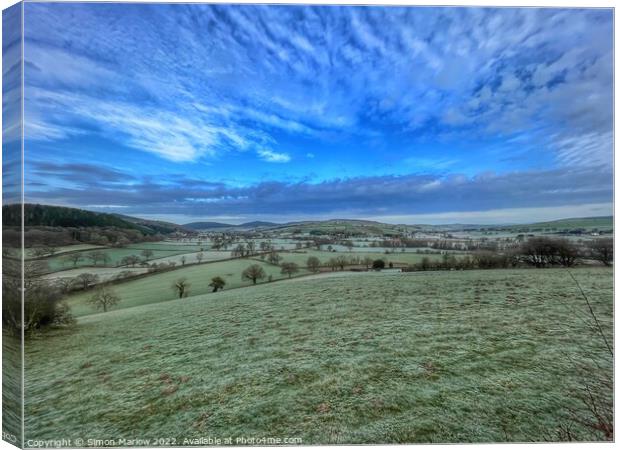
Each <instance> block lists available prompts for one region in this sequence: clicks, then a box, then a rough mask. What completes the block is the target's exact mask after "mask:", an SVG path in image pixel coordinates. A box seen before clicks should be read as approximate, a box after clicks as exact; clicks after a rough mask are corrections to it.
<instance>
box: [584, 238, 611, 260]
mask: <svg viewBox="0 0 620 450" xmlns="http://www.w3.org/2000/svg"><path fill="white" fill-rule="evenodd" d="M590 256H591V258H592V259H595V260H597V261H600V262H602V263H603V264H605V265H606V266H610V265H611V263H613V261H614V240H613V239H611V238H602V239H596V240H594V241H592V242H591V243H590Z"/></svg>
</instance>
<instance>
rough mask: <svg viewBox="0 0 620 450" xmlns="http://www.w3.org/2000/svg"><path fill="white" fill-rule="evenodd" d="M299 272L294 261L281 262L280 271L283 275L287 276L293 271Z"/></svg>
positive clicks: (293, 272)
mask: <svg viewBox="0 0 620 450" xmlns="http://www.w3.org/2000/svg"><path fill="white" fill-rule="evenodd" d="M297 272H299V266H298V265H297V264H295V263H294V262H284V263H282V270H281V273H282V274H284V275H288V277H289V278H291V276H292V275H293V274H295V273H297Z"/></svg>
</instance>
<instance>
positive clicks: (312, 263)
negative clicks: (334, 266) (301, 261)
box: [306, 256, 321, 272]
mask: <svg viewBox="0 0 620 450" xmlns="http://www.w3.org/2000/svg"><path fill="white" fill-rule="evenodd" d="M320 265H321V261H319V258H317V257H316V256H311V257H309V258H308V260H307V261H306V267H308V270H310V271H311V272H318V271H319V266H320Z"/></svg>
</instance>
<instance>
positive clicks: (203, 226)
mask: <svg viewBox="0 0 620 450" xmlns="http://www.w3.org/2000/svg"><path fill="white" fill-rule="evenodd" d="M277 226H280V224H277V223H273V222H261V221H255V222H246V223H242V224H241V225H232V224H229V223H221V222H191V223H186V224H185V225H183V227H185V228H189V229H191V230H217V229H224V228H228V229H244V230H252V229H256V228H273V227H277Z"/></svg>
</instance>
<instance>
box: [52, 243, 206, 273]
mask: <svg viewBox="0 0 620 450" xmlns="http://www.w3.org/2000/svg"><path fill="white" fill-rule="evenodd" d="M144 248H145V247H144ZM144 248H143V246H139V247H134V246H131V247H125V248H106V249H100V251H103V252H104V253H105V254H107V255H108V257H109V258H110V260H109V261H108V262H107V263H106V264H103V263H102V262H99V263H98V264H97V266H98V267H116V266H119V265H120V264H121V260H122V259H123V258H125V257H126V256H131V255H136V256H139V257H140V259H141V260H143V259H144V257H143V256H142V255H141V253H142V251H143V250H144ZM149 248H150V249H151V250H152V252H153V256H151V257H150V258H149V261H153V260H157V259H160V258H166V257H170V256H176V255H182V254H184V253H192V252H193V251H194V247H190V246H183V248H181V247H178V248H169V247H164V248H163V249H162V248H160V246H157V245H152V246H151V247H149ZM91 251H92V250H85V251H82V252H80V253H81V254H82V255H83V258H82V260H81V261H78V263H77V264H76V265H75V266H74V265H73V262H71V261H67V260H66V255H58V256H52V257H50V258H45V259H44V260H43V261H46V262H47V264H48V267H49V271H50V272H58V271H60V270H68V269H74V268H78V267H92V266H93V262H92V261H91V260H90V259H88V258H87V255H88V254H89V253H91ZM158 262H159V261H158ZM97 266H95V267H97Z"/></svg>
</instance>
